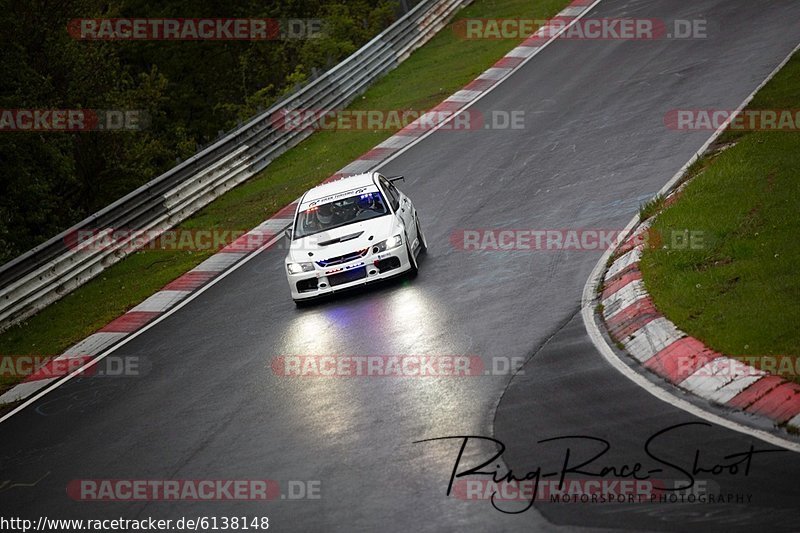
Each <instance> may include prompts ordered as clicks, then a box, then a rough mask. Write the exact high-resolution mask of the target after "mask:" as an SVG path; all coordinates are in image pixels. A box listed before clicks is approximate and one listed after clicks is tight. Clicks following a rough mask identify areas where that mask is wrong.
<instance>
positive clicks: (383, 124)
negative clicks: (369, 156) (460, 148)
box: [271, 109, 525, 132]
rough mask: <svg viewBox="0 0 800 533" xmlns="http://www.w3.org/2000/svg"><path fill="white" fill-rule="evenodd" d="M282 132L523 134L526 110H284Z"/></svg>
mask: <svg viewBox="0 0 800 533" xmlns="http://www.w3.org/2000/svg"><path fill="white" fill-rule="evenodd" d="M271 125H272V127H273V128H275V129H279V130H289V131H296V130H322V131H396V130H405V131H406V132H410V131H422V132H424V131H429V130H433V129H434V128H438V129H439V130H441V131H475V130H522V129H524V128H525V112H524V111H522V110H509V111H506V110H499V109H495V110H491V111H488V112H486V113H482V112H480V111H478V110H473V109H465V110H462V111H450V110H439V109H432V110H430V111H420V110H415V109H280V110H278V111H275V112H274V113H273V114H272V117H271Z"/></svg>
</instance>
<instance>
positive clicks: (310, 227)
mask: <svg viewBox="0 0 800 533" xmlns="http://www.w3.org/2000/svg"><path fill="white" fill-rule="evenodd" d="M388 213H389V210H388V209H387V207H386V202H385V201H384V199H383V196H382V195H381V193H380V192H378V191H374V192H368V193H365V194H357V195H355V196H349V197H347V198H343V199H339V200H335V201H333V202H329V203H326V204H321V205H315V206H313V207H309V208H308V209H306V210H305V211H301V212H300V213H298V214H297V221H296V222H295V225H294V235H293V238H294V239H300V238H302V237H307V236H309V235H313V234H315V233H320V232H322V231H328V230H331V229H334V228H338V227H341V226H346V225H348V224H352V223H353V222H361V221H362V220H369V219H371V218H376V217H381V216H383V215H386V214H388Z"/></svg>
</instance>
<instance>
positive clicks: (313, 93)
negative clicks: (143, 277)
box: [0, 0, 472, 331]
mask: <svg viewBox="0 0 800 533" xmlns="http://www.w3.org/2000/svg"><path fill="white" fill-rule="evenodd" d="M471 2H472V0H422V1H421V2H420V3H419V4H417V5H416V6H415V7H414V8H413V9H412V10H410V11H409V12H408V13H406V14H405V15H404V16H403V17H401V18H400V19H399V20H397V21H396V22H395V23H394V24H392V25H391V26H390V27H389V28H387V29H386V30H384V31H383V32H382V33H380V34H379V35H377V36H376V37H375V38H373V39H372V40H371V41H370V42H368V43H367V44H365V45H364V46H363V47H361V48H360V49H359V50H357V51H356V52H355V53H353V54H352V55H351V56H350V57H348V58H347V59H346V60H344V61H343V62H341V63H339V64H338V65H337V66H335V67H334V68H332V69H331V70H329V71H328V72H326V73H325V74H323V75H322V76H320V77H319V78H317V79H315V80H314V81H312V82H311V83H309V84H308V85H307V86H305V87H303V88H302V89H301V90H299V91H298V92H297V93H295V94H293V95H291V96H289V97H287V98H285V99H284V100H282V101H280V102H278V103H276V104H275V105H274V106H273V107H272V108H270V109H268V110H267V111H265V112H264V113H262V114H261V115H259V116H257V117H256V118H254V119H253V120H252V121H250V122H249V123H247V124H245V125H244V126H242V127H241V128H239V129H237V130H235V131H233V132H232V133H230V134H229V135H227V136H225V137H224V138H222V139H220V140H219V141H217V142H216V143H214V144H213V145H211V146H209V147H208V148H206V149H204V150H202V151H201V152H199V153H197V154H195V155H194V156H192V157H191V158H189V159H187V160H186V161H184V162H182V163H181V164H179V165H177V166H176V167H174V168H172V169H170V170H169V171H167V172H165V173H164V174H162V175H161V176H158V177H157V178H155V179H154V180H152V181H150V182H148V183H146V184H145V185H143V186H141V187H139V188H138V189H136V190H135V191H133V192H131V193H129V194H128V195H126V196H125V197H123V198H121V199H119V200H117V201H116V202H114V203H112V204H111V205H109V206H108V207H106V208H104V209H102V210H100V211H98V212H97V213H95V214H94V215H92V216H90V217H88V218H87V219H85V220H83V221H81V222H80V223H78V224H76V225H75V226H73V227H71V228H69V229H68V230H66V231H64V232H62V233H61V234H59V235H56V236H55V237H53V238H52V239H50V240H48V241H47V242H45V243H42V244H40V245H39V246H37V247H36V248H34V249H32V250H30V251H29V252H27V253H25V254H23V255H21V256H19V257H17V258H16V259H14V260H12V261H10V262H8V263H6V264H5V265H3V266H1V267H0V331H2V330H4V329H7V328H8V327H9V326H10V325H12V324H14V323H16V322H19V321H20V320H23V319H25V318H27V317H28V316H30V315H32V314H33V313H35V312H37V311H38V310H40V309H42V308H43V307H45V306H46V305H48V304H50V303H52V302H54V301H55V300H58V299H59V298H61V297H62V296H64V295H66V294H68V293H69V292H71V291H73V290H74V289H75V288H77V287H79V286H80V285H82V284H83V283H86V282H87V281H88V280H90V279H92V278H93V277H94V276H96V275H97V274H99V273H100V272H102V271H103V270H104V269H106V268H108V267H109V266H110V265H112V264H114V263H116V262H117V261H119V260H120V259H122V258H123V257H125V255H127V254H128V253H130V246H126V244H127V242H128V241H127V239H120V240H119V241H117V242H115V243H114V244H113V245H112V246H86V247H80V248H78V247H70V246H69V242H70V236H72V235H76V234H77V233H78V232H79V231H80V230H84V229H88V230H94V231H96V232H97V237H96V238H102V236H103V234H102V231H103V229H107V230H111V229H112V228H125V229H131V230H148V231H149V233H148V234H150V235H152V234H155V233H157V232H158V231H163V230H166V229H169V228H170V227H172V226H174V225H176V224H177V223H179V222H180V221H182V220H184V219H185V218H187V217H188V216H190V215H191V214H192V213H195V212H196V211H198V210H199V209H200V208H202V207H203V206H205V205H206V204H208V203H209V202H211V201H212V200H214V199H215V198H217V197H218V196H220V195H221V194H223V193H224V192H226V191H227V190H229V189H231V188H232V187H234V186H236V185H238V184H239V183H241V182H243V181H245V180H246V179H248V178H250V177H252V176H253V175H255V174H256V173H257V172H259V171H261V170H262V169H263V168H264V167H266V166H267V165H268V164H269V163H270V162H271V161H272V160H274V159H275V158H276V157H277V156H279V155H280V154H282V153H283V152H285V151H286V150H288V149H289V148H291V147H292V146H294V145H296V144H297V143H299V142H300V141H302V140H303V139H304V138H306V137H307V136H308V135H310V134H311V133H312V131H313V130H311V129H302V128H297V129H292V128H281V127H276V125H275V124H274V120H275V118H274V117H275V116H276V115H275V114H276V113H278V112H279V111H280V110H292V109H331V110H332V109H341V108H343V107H345V106H346V105H347V104H349V103H350V102H351V101H352V100H353V99H354V98H355V97H356V96H358V95H359V94H361V93H363V92H364V91H365V90H366V88H367V87H369V85H371V84H372V83H373V82H374V81H375V80H376V79H378V78H379V77H381V76H382V75H384V74H385V73H387V72H388V71H390V70H392V69H393V68H395V67H396V66H397V65H398V64H399V63H401V62H402V61H403V60H405V59H406V58H407V57H408V56H409V55H410V54H411V52H412V51H413V50H414V49H416V48H418V47H419V46H421V45H423V44H424V43H425V42H427V41H428V40H429V39H430V38H431V37H433V35H435V34H436V32H437V31H439V30H440V29H441V28H442V27H443V26H444V25H445V24H446V23H447V22H448V21H449V19H450V18H451V17H452V15H453V14H455V12H456V11H457V10H458V9H460V8H461V7H463V6H465V5H468V4H469V3H471Z"/></svg>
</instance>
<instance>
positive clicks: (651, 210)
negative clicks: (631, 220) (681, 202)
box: [639, 194, 666, 222]
mask: <svg viewBox="0 0 800 533" xmlns="http://www.w3.org/2000/svg"><path fill="white" fill-rule="evenodd" d="M665 201H666V198H664V196H663V195H661V194H658V195H656V196H655V197H654V198H653V199H651V200H648V201H647V202H646V203H644V204H643V205H642V206H641V207H639V220H640V221H642V222H644V221H645V220H647V219H648V218H650V217H651V216H653V215H655V214H656V213H658V212H659V211H661V209H662V208H663V207H664V202H665Z"/></svg>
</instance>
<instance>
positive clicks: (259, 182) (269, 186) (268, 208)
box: [0, 0, 569, 391]
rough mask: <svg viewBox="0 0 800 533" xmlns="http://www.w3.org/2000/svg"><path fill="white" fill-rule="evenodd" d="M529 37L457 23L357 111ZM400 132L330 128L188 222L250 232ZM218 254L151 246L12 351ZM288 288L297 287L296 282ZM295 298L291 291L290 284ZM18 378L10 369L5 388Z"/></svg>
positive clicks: (419, 97) (491, 13)
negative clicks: (487, 34) (458, 28)
mask: <svg viewBox="0 0 800 533" xmlns="http://www.w3.org/2000/svg"><path fill="white" fill-rule="evenodd" d="M568 3H569V0H537V1H533V0H477V1H476V2H474V3H473V4H472V5H470V6H468V7H466V8H465V9H463V10H462V11H460V12H459V13H458V15H457V16H456V17H455V18H454V20H458V19H463V18H490V17H499V18H532V19H546V18H550V17H552V16H554V15H555V14H556V13H558V12H559V11H560V10H561V9H563V8H564V7H565V6H566V5H567V4H568ZM517 44H519V40H485V39H484V40H463V39H461V38H459V37H458V36H457V35H456V33H455V32H454V31H453V29H452V24H451V25H450V26H448V27H447V28H445V29H443V30H442V31H440V32H439V34H437V35H436V36H435V37H434V38H433V39H431V41H429V42H428V43H427V44H426V45H425V46H423V47H422V48H420V49H419V50H417V51H416V52H414V54H413V55H412V56H411V57H410V58H409V59H407V60H406V61H405V62H404V63H402V64H401V65H400V66H399V67H398V68H396V69H395V70H393V71H392V72H390V73H389V74H388V75H387V76H385V77H384V78H382V79H381V80H379V81H378V82H377V83H376V84H375V85H373V86H372V87H371V88H370V89H369V90H368V91H367V92H366V93H365V94H364V95H363V97H361V98H359V99H358V100H356V101H355V102H354V103H353V104H352V105H351V106H350V108H351V109H378V110H393V109H396V110H400V109H412V110H426V109H430V108H431V107H433V106H435V105H436V104H438V103H439V102H441V101H442V100H444V99H445V98H446V97H448V96H449V95H450V94H452V93H453V92H455V91H457V90H458V89H460V88H461V87H463V86H464V85H466V84H467V83H468V82H470V81H471V80H472V79H474V78H475V77H476V76H478V74H480V73H481V72H483V71H484V70H486V69H487V68H489V67H490V66H491V65H492V64H493V63H494V62H495V61H497V60H498V59H500V58H501V57H502V56H504V55H505V53H506V52H508V51H509V50H511V49H512V48H514V47H515V46H516V45H517ZM393 133H394V132H393V131H380V132H375V131H324V132H317V133H315V134H314V135H312V136H311V137H309V138H308V139H306V140H305V141H304V142H303V143H301V144H299V145H298V146H296V147H295V148H293V149H292V150H290V151H288V152H287V153H285V154H283V155H282V156H281V157H279V158H278V159H276V160H275V161H274V162H273V163H272V164H271V165H270V166H269V167H267V168H266V169H265V170H264V172H262V173H260V174H259V175H258V176H256V177H254V178H253V179H251V180H249V181H248V182H246V183H244V184H242V185H240V186H239V187H237V188H235V189H233V190H231V191H229V192H228V193H226V194H225V195H223V196H221V197H220V198H218V199H217V200H215V201H214V202H212V203H211V204H209V205H208V206H206V207H205V208H204V209H202V210H201V211H200V212H198V213H197V214H195V215H194V216H192V217H191V218H189V219H187V220H186V221H185V222H183V223H182V224H181V225H180V226H178V228H179V229H186V230H197V229H202V230H208V229H222V230H225V229H230V230H247V229H250V228H253V227H255V226H257V225H258V224H259V223H261V222H262V221H264V220H266V219H267V218H269V217H270V216H272V215H273V214H274V213H276V212H277V211H278V210H279V209H280V208H282V207H283V206H284V205H286V204H288V203H291V202H292V201H293V200H294V199H295V198H297V197H298V196H300V195H301V194H302V193H303V191H305V190H306V189H308V188H309V187H312V186H314V185H316V184H318V183H321V182H322V181H323V180H325V179H326V178H327V177H328V176H330V175H331V174H333V173H334V172H336V171H337V170H339V169H340V168H342V167H343V166H345V165H346V164H347V163H349V162H350V161H352V160H354V159H356V158H357V157H358V156H359V155H361V154H362V153H364V152H366V151H368V150H369V149H370V148H372V147H373V146H375V145H376V144H378V143H380V142H381V141H383V140H384V139H386V138H388V137H390V136H391V135H392V134H393ZM210 255H212V252H208V251H204V252H196V251H195V252H188V251H175V250H145V251H140V252H137V253H135V254H133V255H131V256H129V257H127V258H125V259H124V260H122V261H120V262H119V263H117V264H116V265H113V266H112V267H111V268H109V269H107V270H106V271H104V272H103V273H102V274H101V275H100V276H99V277H97V278H95V279H94V280H92V281H90V282H89V283H87V284H86V285H84V286H82V287H80V288H79V289H77V290H76V291H74V292H72V293H70V294H69V295H67V296H66V297H64V298H63V299H61V300H59V301H58V302H56V303H54V304H53V305H50V306H49V307H47V308H45V309H43V310H42V311H41V312H39V313H38V314H37V315H35V316H33V317H31V318H30V319H28V320H27V321H25V322H23V323H21V324H19V325H18V326H15V327H12V328H11V329H9V330H7V331H5V332H3V333H2V334H0V354H2V355H12V354H13V355H44V354H50V355H56V354H59V353H61V352H62V351H63V350H64V349H66V348H68V347H69V346H71V345H72V344H74V343H76V342H78V341H79V340H80V339H82V338H84V337H86V336H87V335H90V334H91V333H93V332H94V331H96V330H97V329H99V328H101V327H102V326H104V325H105V324H107V323H108V322H110V321H111V320H113V319H114V318H116V317H118V316H120V315H122V314H123V313H125V312H126V311H127V310H128V309H130V308H131V307H133V306H135V305H136V304H138V303H139V302H141V301H142V300H144V299H145V298H147V297H148V296H149V295H151V294H153V293H154V292H156V291H158V290H159V289H160V288H161V287H163V286H164V285H166V284H167V283H169V282H170V281H171V280H173V279H175V278H177V277H178V276H180V275H181V274H183V273H184V272H186V271H188V270H190V269H191V268H193V267H194V266H196V265H197V264H199V263H200V262H202V261H203V260H204V259H206V258H207V257H209V256H210ZM287 290H288V289H287ZM286 297H288V292H287V295H286ZM17 381H19V380H18V379H17V378H14V377H10V376H5V377H0V391H2V390H3V389H7V388H8V387H9V386H10V385H12V384H13V383H15V382H17Z"/></svg>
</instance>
